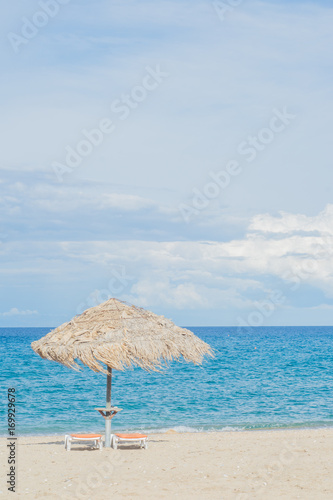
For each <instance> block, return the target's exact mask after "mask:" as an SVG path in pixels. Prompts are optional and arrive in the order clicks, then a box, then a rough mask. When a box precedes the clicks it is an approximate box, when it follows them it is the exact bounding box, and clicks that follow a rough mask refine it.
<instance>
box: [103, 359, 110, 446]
mask: <svg viewBox="0 0 333 500" xmlns="http://www.w3.org/2000/svg"><path fill="white" fill-rule="evenodd" d="M111 383H112V368H111V367H110V366H108V374H107V379H106V408H110V410H111ZM110 417H111V411H110V412H108V411H106V419H105V447H106V448H110V447H111V418H110Z"/></svg>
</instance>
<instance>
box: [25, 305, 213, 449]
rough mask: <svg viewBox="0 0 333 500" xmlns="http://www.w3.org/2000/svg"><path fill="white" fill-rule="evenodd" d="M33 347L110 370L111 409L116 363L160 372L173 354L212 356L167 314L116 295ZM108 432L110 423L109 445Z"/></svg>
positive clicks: (66, 361)
mask: <svg viewBox="0 0 333 500" xmlns="http://www.w3.org/2000/svg"><path fill="white" fill-rule="evenodd" d="M31 347H32V348H33V350H34V351H35V352H36V353H37V354H39V355H40V356H41V357H42V358H44V359H50V360H52V361H57V362H58V363H62V364H63V365H65V366H68V367H70V368H74V369H79V365H78V363H77V361H81V362H82V363H83V364H84V365H86V366H88V367H89V368H91V369H92V370H93V371H95V372H104V373H107V375H108V379H107V398H106V400H107V408H111V375H112V368H114V369H115V370H125V369H126V368H133V367H136V366H138V367H140V368H143V369H144V370H147V371H159V370H161V369H162V368H163V367H164V366H167V365H168V363H169V362H170V361H171V360H173V359H175V360H180V359H181V358H183V359H184V360H185V361H188V362H192V363H194V364H195V365H199V364H201V363H202V361H203V358H204V356H205V355H208V356H213V351H212V349H211V347H210V346H209V345H208V344H206V343H205V342H203V341H202V340H200V339H199V338H198V337H196V336H195V335H194V334H193V333H192V332H191V331H189V330H186V329H185V328H180V327H178V326H176V325H175V324H174V323H173V322H172V321H170V320H169V319H166V318H165V317H164V316H157V315H156V314H154V313H152V312H149V311H146V310H145V309H141V308H138V307H135V306H132V305H130V304H127V303H126V302H122V301H120V300H117V299H114V298H113V299H109V300H107V301H106V302H104V303H103V304H100V305H99V306H96V307H92V308H90V309H87V310H86V311H84V312H83V313H82V314H81V315H79V316H75V317H74V318H73V319H72V320H71V321H69V322H68V323H64V324H63V325H61V326H59V327H58V328H56V329H55V330H52V331H51V332H50V333H48V334H47V335H45V337H42V338H41V339H40V340H37V341H36V342H33V343H32V344H31ZM101 363H104V364H105V365H106V366H107V370H106V369H105V368H104V367H103V365H102V364H101ZM108 414H109V415H110V412H107V415H106V416H107V417H108ZM107 422H108V420H106V423H107ZM109 422H110V424H111V418H110V420H109ZM109 434H110V426H107V427H106V445H107V446H109V442H108V441H109Z"/></svg>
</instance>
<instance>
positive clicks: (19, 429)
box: [0, 326, 333, 436]
mask: <svg viewBox="0 0 333 500" xmlns="http://www.w3.org/2000/svg"><path fill="white" fill-rule="evenodd" d="M187 328H189V329H190V330H191V331H193V332H194V333H195V334H196V335H197V336H198V337H200V338H201V339H202V340H204V341H205V342H207V343H208V344H210V345H211V347H212V348H213V349H214V352H215V358H214V359H207V360H206V361H205V362H204V363H203V365H202V366H194V365H193V364H189V363H186V362H172V363H171V364H170V366H169V367H168V368H167V369H165V370H164V371H163V372H162V373H156V372H154V373H147V372H145V371H143V370H141V369H134V370H127V371H124V372H119V371H115V370H113V380H112V404H113V405H114V406H117V407H119V408H122V411H120V412H119V413H118V414H117V415H116V416H115V417H114V418H113V420H112V429H113V431H115V432H116V431H143V430H144V431H146V432H164V431H166V430H169V429H174V430H175V431H177V432H203V431H243V430H255V429H283V428H324V427H332V426H333V327H323V326H320V327H319V326H318V327H315V326H311V327H257V328H246V327H244V328H237V327H235V328H233V327H187ZM50 330H51V328H1V329H0V360H1V377H0V378H1V394H0V403H1V404H0V410H1V413H2V415H1V418H0V434H1V435H7V433H8V426H7V406H8V397H7V394H8V389H15V396H16V401H15V404H16V408H15V410H16V411H15V419H16V422H15V425H16V428H15V432H16V435H17V436H20V435H36V434H38V435H39V434H48V435H50V434H65V433H67V432H103V429H104V419H103V418H102V417H101V415H100V414H99V413H98V412H97V411H96V410H95V408H96V407H103V406H104V405H105V392H106V376H105V375H104V374H102V373H94V372H92V371H91V370H90V369H88V368H86V367H83V368H82V370H81V371H79V372H76V371H74V370H72V369H69V368H66V367H65V366H62V365H60V364H58V363H56V362H52V361H48V360H43V359H41V358H40V357H39V356H38V355H37V354H35V353H34V351H33V350H32V349H31V346H30V344H31V342H33V341H34V340H37V339H39V338H40V337H42V336H44V335H45V334H46V333H48V332H49V331H50Z"/></svg>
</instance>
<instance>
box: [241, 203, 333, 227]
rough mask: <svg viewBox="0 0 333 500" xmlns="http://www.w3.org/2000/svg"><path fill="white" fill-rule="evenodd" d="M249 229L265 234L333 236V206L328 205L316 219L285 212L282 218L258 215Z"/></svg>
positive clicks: (282, 213)
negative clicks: (298, 233)
mask: <svg viewBox="0 0 333 500" xmlns="http://www.w3.org/2000/svg"><path fill="white" fill-rule="evenodd" d="M249 229H250V230H252V231H258V232H263V233H284V234H292V233H295V232H305V233H313V232H315V233H320V234H333V204H328V205H327V206H326V208H325V210H323V211H322V212H320V213H319V214H318V215H317V216H314V217H307V216H306V215H302V214H288V213H285V212H280V217H273V216H272V215H270V214H261V215H257V216H255V217H254V218H253V219H252V221H251V224H250V226H249Z"/></svg>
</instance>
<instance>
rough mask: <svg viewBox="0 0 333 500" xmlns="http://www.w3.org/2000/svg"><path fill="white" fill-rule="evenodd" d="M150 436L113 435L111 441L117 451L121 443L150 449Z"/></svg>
mask: <svg viewBox="0 0 333 500" xmlns="http://www.w3.org/2000/svg"><path fill="white" fill-rule="evenodd" d="M147 439H148V436H146V435H145V434H113V435H112V439H111V446H112V448H114V449H115V450H116V449H117V447H118V444H121V443H127V444H129V443H137V444H139V445H140V448H145V449H147V448H148V443H147Z"/></svg>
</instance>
